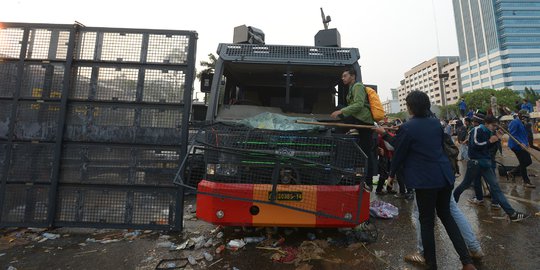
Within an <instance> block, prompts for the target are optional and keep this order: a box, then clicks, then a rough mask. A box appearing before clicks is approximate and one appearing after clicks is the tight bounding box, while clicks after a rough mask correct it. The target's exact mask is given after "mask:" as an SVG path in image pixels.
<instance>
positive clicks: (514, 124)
mask: <svg viewBox="0 0 540 270" xmlns="http://www.w3.org/2000/svg"><path fill="white" fill-rule="evenodd" d="M527 117H529V113H528V111H527V110H521V111H519V112H518V117H516V118H515V119H514V120H512V121H511V122H510V124H509V125H508V131H509V132H510V135H511V136H512V137H514V138H515V139H516V140H518V141H519V143H518V142H516V141H514V140H513V139H512V138H509V139H508V147H509V148H510V150H512V152H514V154H516V157H517V159H518V161H519V165H518V166H517V167H516V168H514V169H513V170H511V171H509V172H508V176H509V177H511V178H512V179H513V178H514V175H515V174H516V173H517V172H519V173H520V175H521V177H522V178H523V185H524V186H525V187H528V188H535V187H536V186H535V185H533V184H532V183H531V179H529V175H528V172H527V167H528V166H529V165H531V164H532V159H531V154H529V152H528V151H527V150H525V149H527V148H529V139H528V137H527V130H526V129H525V125H523V122H521V121H523V120H525V119H526V118H527ZM524 148H525V149H524Z"/></svg>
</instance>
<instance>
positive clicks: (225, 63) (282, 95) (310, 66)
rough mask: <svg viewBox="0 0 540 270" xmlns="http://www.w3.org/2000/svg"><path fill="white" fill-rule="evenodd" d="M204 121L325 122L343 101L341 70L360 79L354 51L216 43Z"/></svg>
mask: <svg viewBox="0 0 540 270" xmlns="http://www.w3.org/2000/svg"><path fill="white" fill-rule="evenodd" d="M218 55H219V59H218V61H217V63H216V69H215V74H214V76H213V80H212V88H211V89H212V91H211V96H210V105H209V107H208V113H207V119H206V120H208V121H216V120H217V121H234V120H239V119H244V118H246V117H250V116H253V115H256V114H258V113H262V112H273V113H280V114H286V115H289V116H305V117H310V118H315V119H320V120H329V115H330V114H331V113H332V112H333V111H334V110H336V105H338V104H344V103H345V100H344V98H345V96H346V91H347V90H348V89H346V87H344V85H343V84H342V82H341V75H342V73H343V71H344V70H345V68H349V67H353V68H354V69H355V70H356V72H357V74H359V76H358V77H359V78H358V79H361V76H360V74H361V73H360V67H359V65H358V62H357V61H358V59H359V58H360V54H359V52H358V49H356V48H339V47H310V46H285V45H258V44H220V45H219V47H218Z"/></svg>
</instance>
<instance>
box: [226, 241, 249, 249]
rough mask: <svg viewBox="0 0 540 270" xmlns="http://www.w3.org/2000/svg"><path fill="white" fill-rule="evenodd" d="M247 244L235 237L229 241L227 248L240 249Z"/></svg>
mask: <svg viewBox="0 0 540 270" xmlns="http://www.w3.org/2000/svg"><path fill="white" fill-rule="evenodd" d="M245 245H246V243H245V242H244V240H242V239H234V240H231V241H229V243H227V248H228V249H231V250H238V249H241V248H243V247H244V246H245Z"/></svg>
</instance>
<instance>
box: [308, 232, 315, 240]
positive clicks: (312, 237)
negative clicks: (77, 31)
mask: <svg viewBox="0 0 540 270" xmlns="http://www.w3.org/2000/svg"><path fill="white" fill-rule="evenodd" d="M307 238H308V239H309V240H310V241H313V240H315V239H317V236H316V235H315V234H314V233H308V234H307Z"/></svg>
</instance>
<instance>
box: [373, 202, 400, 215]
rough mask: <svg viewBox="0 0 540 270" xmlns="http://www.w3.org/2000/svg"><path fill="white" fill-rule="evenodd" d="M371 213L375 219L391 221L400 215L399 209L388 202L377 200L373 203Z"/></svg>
mask: <svg viewBox="0 0 540 270" xmlns="http://www.w3.org/2000/svg"><path fill="white" fill-rule="evenodd" d="M369 213H370V215H371V216H373V217H377V218H382V219H391V218H395V217H397V216H398V215H399V209H398V208H397V207H395V206H393V205H392V204H389V203H387V202H383V201H379V200H376V201H372V202H371V204H370V206H369Z"/></svg>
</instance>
